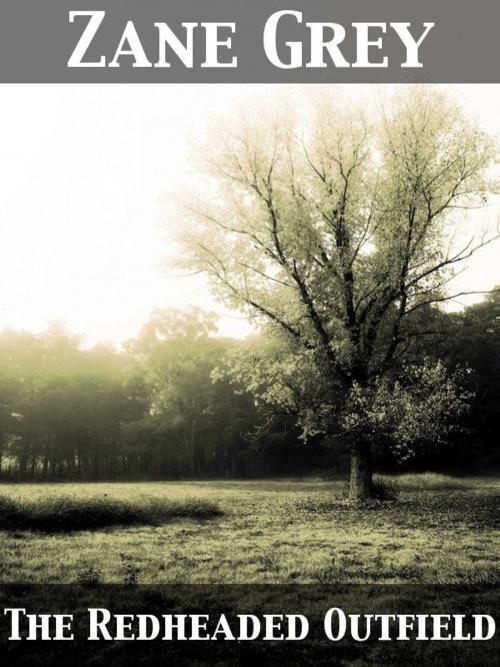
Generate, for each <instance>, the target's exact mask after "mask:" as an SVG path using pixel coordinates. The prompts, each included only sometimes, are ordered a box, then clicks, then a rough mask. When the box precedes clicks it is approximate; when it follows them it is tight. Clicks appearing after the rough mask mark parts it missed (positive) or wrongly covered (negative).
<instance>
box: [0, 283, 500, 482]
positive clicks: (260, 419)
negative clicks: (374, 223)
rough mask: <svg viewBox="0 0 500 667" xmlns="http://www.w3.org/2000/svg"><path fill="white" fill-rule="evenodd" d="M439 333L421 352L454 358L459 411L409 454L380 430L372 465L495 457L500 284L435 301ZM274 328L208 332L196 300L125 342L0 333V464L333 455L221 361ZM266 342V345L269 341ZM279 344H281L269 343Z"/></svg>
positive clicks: (265, 470)
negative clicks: (469, 300) (462, 395)
mask: <svg viewBox="0 0 500 667" xmlns="http://www.w3.org/2000/svg"><path fill="white" fill-rule="evenodd" d="M427 320H428V321H429V322H433V326H436V327H439V329H440V333H439V334H436V335H435V336H430V337H429V338H428V339H426V340H425V341H422V342H421V348H420V353H421V354H422V355H425V356H426V357H433V358H435V359H440V360H441V361H442V363H444V364H445V365H446V366H447V367H448V368H449V369H450V370H453V369H455V368H461V369H462V371H463V372H462V383H463V386H464V388H465V389H466V390H467V391H468V392H469V393H470V395H471V400H470V405H469V409H468V411H467V413H466V414H465V415H464V417H463V418H462V420H461V421H460V424H459V427H457V428H456V430H455V431H454V432H453V433H450V436H449V438H448V440H447V442H446V443H441V444H439V445H438V443H436V442H426V441H425V440H422V442H421V443H420V445H421V446H420V447H419V448H417V449H415V452H414V454H413V455H412V456H410V457H408V456H407V455H406V456H401V455H400V454H398V451H397V448H396V450H395V449H394V448H393V447H392V448H387V447H385V445H384V442H383V441H381V442H380V443H378V446H377V448H376V451H375V457H376V459H378V465H379V466H382V467H385V468H386V469H390V470H396V469H401V467H403V468H405V469H408V468H410V469H411V468H415V467H419V466H420V467H424V468H427V469H429V468H440V467H441V468H442V467H443V466H444V467H446V466H450V462H451V461H452V462H453V463H454V465H455V466H458V467H461V468H462V469H463V470H464V471H470V470H473V469H477V468H482V469H483V470H484V469H488V468H492V467H494V466H495V465H497V464H498V445H497V437H496V434H497V433H498V428H499V427H500V335H499V334H500V298H499V295H498V293H497V292H492V293H491V294H490V295H488V296H487V298H485V299H484V300H483V301H482V302H481V303H478V304H475V305H472V306H469V307H467V308H465V309H464V310H463V311H462V312H460V313H446V312H443V311H441V310H438V309H437V308H435V307H434V308H430V309H429V311H428V313H427ZM271 340H272V337H271V338H270V339H266V334H265V333H260V334H258V335H255V336H254V337H250V338H248V339H246V340H243V341H236V340H233V339H228V338H221V337H219V336H217V335H216V319H215V317H214V316H213V315H211V314H209V313H204V312H202V311H200V310H190V311H175V310H168V309H167V310H161V311H158V312H156V313H155V314H154V315H153V317H152V318H151V320H150V321H149V322H148V323H147V324H146V325H145V326H144V328H143V330H142V331H141V333H140V334H139V335H138V336H137V338H135V339H134V340H131V341H129V342H128V343H127V344H126V345H124V346H123V349H120V350H117V349H115V348H114V347H113V346H111V345H104V344H101V345H96V346H94V347H92V348H87V347H85V346H83V345H82V343H81V340H80V339H79V338H78V337H77V336H74V335H71V334H69V333H67V332H66V331H65V330H64V328H63V327H61V326H60V325H51V326H49V327H48V329H47V330H46V331H45V332H44V333H41V334H34V333H27V332H16V331H13V330H4V331H3V332H2V333H1V334H0V470H1V475H2V478H3V479H4V480H31V479H34V480H35V479H36V480H39V479H41V480H72V479H82V480H98V479H182V478H185V479H196V478H203V477H245V476H259V475H280V474H281V475H298V474H301V473H307V472H313V471H319V470H323V471H325V470H329V469H332V468H333V469H337V470H339V467H340V468H341V467H342V464H343V463H344V464H345V462H346V460H347V456H348V452H347V446H346V444H347V443H346V442H343V441H342V439H336V438H329V437H327V436H324V435H323V436H322V435H316V436H312V437H311V438H309V439H308V440H306V441H304V439H303V438H301V433H302V431H301V428H300V425H299V424H298V414H297V413H294V412H293V411H290V412H288V413H286V412H284V411H282V410H277V409H275V408H272V409H271V408H270V407H269V404H267V403H266V402H265V401H262V395H263V390H264V388H263V387H262V386H258V387H257V386H255V387H253V388H252V387H249V386H248V385H243V384H242V383H240V382H239V380H238V376H237V374H235V373H234V372H229V370H228V369H230V367H231V364H233V365H234V363H235V361H234V360H235V359H240V360H241V359H242V358H244V359H248V358H254V359H255V358H256V356H255V350H256V349H257V350H262V349H263V348H264V347H266V345H267V346H268V347H269V346H270V348H271V350H272V345H270V341H271ZM270 354H273V353H272V352H271V353H270ZM275 354H279V351H276V352H275Z"/></svg>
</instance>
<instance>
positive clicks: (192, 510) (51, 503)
mask: <svg viewBox="0 0 500 667" xmlns="http://www.w3.org/2000/svg"><path fill="white" fill-rule="evenodd" d="M221 514H222V511H221V510H220V509H219V507H218V506H217V505H216V504H215V503H212V502H210V501H207V500H202V499H189V500H184V501H182V500H167V499H160V498H152V499H135V500H132V501H127V500H118V499H113V498H107V497H105V498H84V497H76V496H53V497H42V498H36V499H26V498H11V497H9V496H0V530H9V531H19V530H37V531H42V532H47V533H65V532H72V531H79V530H95V529H98V528H105V527H109V526H134V525H146V526H159V525H161V524H164V523H166V522H168V521H171V520H173V519H198V520H200V519H210V518H213V517H216V516H220V515H221Z"/></svg>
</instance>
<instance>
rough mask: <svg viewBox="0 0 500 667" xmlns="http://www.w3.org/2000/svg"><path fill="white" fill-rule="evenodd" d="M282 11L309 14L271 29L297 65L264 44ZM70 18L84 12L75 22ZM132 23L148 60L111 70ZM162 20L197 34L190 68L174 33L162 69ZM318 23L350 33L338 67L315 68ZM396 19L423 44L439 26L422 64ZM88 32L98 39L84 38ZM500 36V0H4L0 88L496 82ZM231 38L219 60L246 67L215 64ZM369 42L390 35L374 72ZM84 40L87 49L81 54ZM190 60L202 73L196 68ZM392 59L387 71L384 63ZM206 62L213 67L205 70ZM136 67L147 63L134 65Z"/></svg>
mask: <svg viewBox="0 0 500 667" xmlns="http://www.w3.org/2000/svg"><path fill="white" fill-rule="evenodd" d="M282 10H289V11H295V12H301V14H302V16H301V17H300V19H299V18H298V17H297V15H285V16H283V18H282V19H280V21H279V22H278V23H277V27H276V30H275V31H273V30H272V29H269V30H268V34H269V35H270V36H271V41H274V44H275V47H276V50H275V54H274V59H275V61H276V60H277V62H281V63H283V64H284V65H287V67H286V68H280V67H278V66H277V65H276V64H273V62H272V59H273V58H271V59H270V57H269V54H267V55H266V52H265V49H264V44H263V35H264V28H265V26H266V22H267V21H268V20H269V18H270V16H271V15H272V14H274V13H275V12H279V11H282ZM70 11H73V12H76V14H75V15H74V16H73V21H72V22H70V16H69V12H70ZM81 12H93V13H92V14H89V15H82V14H81ZM97 12H101V14H97ZM102 12H105V14H102ZM91 19H92V20H93V21H94V23H93V24H92V26H90V24H89V21H90V20H91ZM128 21H132V22H133V26H132V27H131V28H130V27H129V31H132V33H134V34H132V33H130V32H129V35H128V36H129V37H130V35H132V39H135V37H136V38H137V39H136V42H135V44H132V43H131V41H130V39H127V40H124V41H123V44H122V50H127V49H128V50H134V49H135V54H137V53H139V55H141V59H140V61H139V63H138V62H137V58H136V57H135V56H134V57H132V56H131V55H126V54H124V55H123V54H122V55H120V57H119V58H118V59H117V61H116V62H117V64H118V65H119V66H118V67H116V66H115V67H110V66H109V65H110V64H112V63H113V58H114V56H115V54H116V51H117V49H118V47H119V44H120V42H121V41H122V38H123V33H124V30H125V28H126V25H127V22H128ZM155 23H160V24H166V25H167V26H168V28H169V29H170V30H171V31H172V32H173V33H174V34H175V36H177V38H178V39H179V40H180V42H182V43H183V45H184V47H186V49H187V47H188V46H189V45H188V44H187V42H186V39H187V35H188V34H189V31H191V33H192V36H193V48H192V51H191V53H188V52H189V49H187V50H186V51H185V52H184V62H183V61H182V59H181V58H180V57H179V56H178V55H176V54H175V52H174V50H172V48H171V44H172V41H171V39H172V38H171V36H170V37H169V39H170V41H168V40H167V41H166V42H165V41H164V44H165V52H164V54H163V60H164V61H165V62H168V63H169V64H170V66H169V67H167V66H155V65H156V63H158V62H159V61H161V60H162V59H161V58H160V50H161V44H160V42H161V41H162V40H161V39H160V36H161V35H162V36H163V39H164V40H165V35H166V34H167V32H168V31H167V29H160V28H158V27H155V25H154V24H155ZM182 23H184V24H186V23H188V24H189V23H191V24H196V25H194V26H191V27H183V26H182V25H181V24H182ZM205 23H211V24H213V23H234V24H235V28H234V31H232V30H231V28H228V27H220V28H217V30H216V32H215V33H214V32H213V31H214V30H215V29H214V28H206V27H205V26H203V25H202V24H205ZM308 23H316V24H317V23H332V24H336V25H337V27H336V28H335V27H334V28H332V27H326V28H324V29H323V28H321V30H323V33H322V34H323V35H324V39H325V41H327V40H329V39H331V38H332V37H333V36H335V39H337V40H339V39H340V37H341V36H342V29H345V37H344V38H343V39H342V40H341V41H340V42H339V43H338V44H337V47H338V49H336V50H335V54H336V60H337V66H336V65H335V64H334V63H333V62H332V59H331V56H330V55H329V54H328V52H327V51H326V50H325V51H324V52H323V51H322V53H324V56H325V57H324V61H325V64H326V66H325V67H318V66H314V59H313V61H312V65H311V66H307V64H308V63H310V62H311V58H312V56H311V35H313V36H315V37H316V40H314V39H313V40H312V41H313V42H314V41H316V48H317V38H318V35H320V32H318V31H319V30H320V29H319V28H312V29H311V28H310V27H309V26H308V25H307V24H308ZM356 23H382V24H385V26H384V27H380V26H372V27H370V28H369V29H368V33H367V34H366V35H364V34H363V28H356V27H355V26H353V24H356ZM394 23H398V24H405V23H406V24H408V23H409V24H410V27H409V28H408V29H409V30H410V33H411V34H412V35H413V37H414V38H415V39H418V37H419V36H420V35H421V34H422V33H423V30H424V24H429V23H433V24H434V27H433V28H432V29H430V30H429V32H428V34H427V35H426V37H425V39H424V40H423V42H422V44H421V45H420V47H419V49H418V56H419V61H420V62H421V64H422V67H420V68H416V67H402V63H404V62H405V58H406V56H407V51H406V48H405V45H404V42H403V41H402V40H401V37H400V36H399V35H398V33H397V31H396V30H395V29H393V27H392V26H391V24H394ZM86 26H87V28H86ZM338 26H341V28H339V27H338ZM84 30H87V31H88V32H87V33H86V37H87V40H86V39H85V38H84V39H83V40H82V34H83V33H84ZM210 31H212V32H210ZM499 32H500V1H499V0H303V1H299V0H267V1H264V0H0V82H2V83H15V82H19V83H70V82H77V83H79V82H82V83H90V82H102V83H119V82H123V83H124V82H137V83H169V82H171V83H179V82H186V83H188V82H191V83H204V82H206V83H209V82H228V83H233V82H234V83H235V82H240V83H276V82H289V83H292V82H317V83H321V82H360V83H361V82H385V83H396V82H408V81H409V82H435V83H473V82H477V83H489V82H491V83H497V82H500V66H499V61H500V58H499V55H500V40H499ZM168 34H170V33H168ZM228 38H230V39H231V48H228V46H227V45H224V44H223V45H221V46H219V47H218V53H217V58H218V59H219V62H221V63H223V64H224V63H225V64H227V63H231V62H237V67H214V66H213V58H210V57H209V55H210V54H209V55H207V43H206V42H207V40H208V41H209V42H211V44H212V56H213V48H214V41H215V40H217V41H225V40H227V39H228ZM367 39H368V41H377V40H379V39H380V40H381V41H380V42H379V43H378V44H375V45H373V44H372V45H369V46H368V47H367V48H368V58H369V61H370V62H373V63H375V66H372V67H367V66H364V65H363V60H362V57H361V56H362V54H361V56H360V52H359V49H361V51H362V50H363V40H364V41H365V42H366V40H367ZM80 40H82V41H80ZM89 40H90V42H89V43H88V44H86V43H85V42H86V41H87V42H88V41H89ZM137 42H138V43H137ZM290 42H291V43H292V44H291V45H290ZM79 43H80V54H78V52H77V53H76V55H75V48H76V46H77V44H79ZM287 43H288V44H287ZM292 50H293V52H294V55H293V57H292ZM339 54H340V55H339ZM71 56H73V58H72V62H73V65H75V64H76V65H78V64H81V65H83V66H68V61H70V64H71V60H70V58H71ZM189 58H191V59H192V67H189V66H187V65H186V62H188V64H189ZM233 58H236V61H233ZM293 58H295V61H294V62H292V60H293ZM385 58H387V61H386V62H387V67H380V66H377V65H378V64H380V63H381V62H384V59H385ZM207 61H208V66H205V67H202V66H201V65H202V63H204V62H207ZM134 62H135V64H136V65H137V64H139V65H141V63H142V66H136V67H133V66H132V65H133V64H134ZM317 62H318V58H317V57H316V63H317ZM356 62H357V63H358V65H359V66H356V67H355V66H353V64H354V63H356ZM89 63H90V64H91V65H90V66H89V65H88V64H89ZM96 63H97V65H96ZM210 63H212V64H210ZM360 63H361V64H360ZM291 65H294V66H293V67H292V66H291ZM339 65H340V66H339Z"/></svg>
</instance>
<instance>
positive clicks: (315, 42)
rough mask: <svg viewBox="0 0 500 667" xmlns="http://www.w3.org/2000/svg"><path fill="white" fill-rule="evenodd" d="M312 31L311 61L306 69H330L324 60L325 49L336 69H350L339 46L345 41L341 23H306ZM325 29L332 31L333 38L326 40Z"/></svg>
mask: <svg viewBox="0 0 500 667" xmlns="http://www.w3.org/2000/svg"><path fill="white" fill-rule="evenodd" d="M306 26H307V27H308V28H309V30H310V31H311V59H310V61H309V62H308V63H307V65H306V67H328V65H327V64H326V62H325V61H324V59H323V56H324V54H325V49H326V51H328V53H329V55H330V58H331V59H332V62H333V64H334V65H335V67H349V63H348V62H347V60H346V59H345V58H344V56H343V55H342V53H341V51H340V49H339V44H340V43H341V42H343V41H344V38H345V28H344V26H343V25H340V23H306ZM325 29H329V30H331V31H332V33H333V36H332V38H331V39H330V40H329V41H326V40H325Z"/></svg>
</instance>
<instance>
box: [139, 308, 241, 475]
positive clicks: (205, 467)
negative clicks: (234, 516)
mask: <svg viewBox="0 0 500 667" xmlns="http://www.w3.org/2000/svg"><path fill="white" fill-rule="evenodd" d="M216 330H217V328H216V317H215V315H214V314H212V313H206V312H204V311H202V310H200V309H194V308H193V309H186V310H184V311H178V310H176V309H168V308H166V309H162V310H159V311H156V312H155V313H154V315H153V317H152V318H151V320H150V321H149V322H148V323H147V324H146V325H145V326H144V328H143V330H142V332H141V333H140V334H139V336H138V339H137V340H136V341H134V343H133V345H132V349H133V351H134V352H135V354H136V355H137V357H138V358H139V359H141V360H142V364H143V368H144V370H145V373H146V377H147V378H148V381H149V383H150V384H151V386H152V388H153V392H152V401H151V409H150V417H149V418H148V419H147V420H146V421H143V422H142V424H139V425H137V427H138V429H139V432H140V433H142V436H141V437H142V438H144V436H145V432H147V430H148V427H149V432H150V435H149V438H148V439H149V441H150V442H151V443H152V444H153V446H152V448H151V451H150V453H151V455H153V456H154V457H155V458H154V460H156V464H157V465H158V466H159V467H160V469H161V468H162V467H163V468H164V467H165V465H166V464H168V466H167V467H168V468H170V473H172V472H173V473H177V474H180V473H181V472H183V473H184V474H185V475H186V474H187V475H190V476H200V475H202V474H203V473H204V472H205V473H207V472H212V473H213V472H215V471H216V470H217V469H220V468H221V467H222V469H223V470H224V472H225V471H226V470H227V469H228V468H229V467H230V463H229V451H228V449H229V448H230V447H231V445H233V446H234V445H235V444H237V443H235V437H234V436H235V433H234V430H233V429H234V426H235V424H236V423H238V424H239V428H240V429H241V431H244V430H245V425H246V427H247V428H249V427H250V425H251V420H252V416H253V413H252V411H251V409H249V408H250V405H249V400H248V397H246V396H242V395H236V394H235V392H234V389H233V388H232V387H231V386H230V385H229V382H228V381H221V382H218V383H216V382H214V377H213V373H214V371H215V369H216V368H217V366H218V365H220V364H221V362H222V360H223V358H224V357H225V355H226V353H227V352H228V351H229V350H230V349H231V347H233V342H232V341H230V340H227V339H223V338H220V337H215V336H213V335H212V334H214V333H215V331H216ZM242 411H243V412H244V414H245V418H244V419H243V420H241V416H242ZM132 429H134V427H132ZM238 440H241V436H240V438H238V437H236V441H238ZM155 452H156V453H155ZM165 472H168V471H167V470H165Z"/></svg>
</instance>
